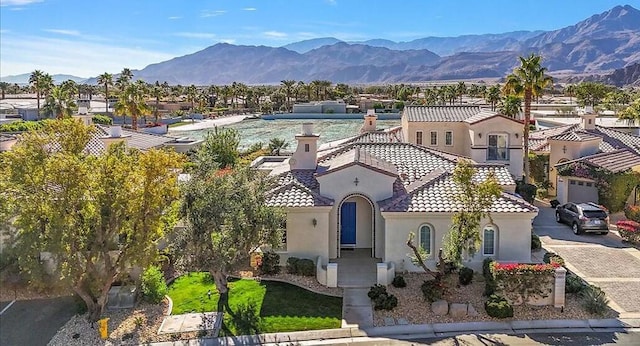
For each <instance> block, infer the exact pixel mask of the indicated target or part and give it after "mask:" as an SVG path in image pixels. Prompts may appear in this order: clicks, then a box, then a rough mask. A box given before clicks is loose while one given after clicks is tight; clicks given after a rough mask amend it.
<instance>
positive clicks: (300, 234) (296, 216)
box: [278, 207, 331, 264]
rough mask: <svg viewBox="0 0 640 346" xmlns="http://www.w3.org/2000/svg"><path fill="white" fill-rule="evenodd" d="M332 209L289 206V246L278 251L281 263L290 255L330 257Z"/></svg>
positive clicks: (313, 257)
mask: <svg viewBox="0 0 640 346" xmlns="http://www.w3.org/2000/svg"><path fill="white" fill-rule="evenodd" d="M330 211H331V207H315V208H287V247H286V250H283V251H278V253H280V263H281V264H285V263H286V261H287V258H289V257H299V258H309V259H312V260H314V261H315V260H316V257H317V256H321V257H322V259H323V261H327V260H328V259H329V227H330V223H329V212H330ZM313 219H316V222H317V224H316V226H315V227H314V226H313Z"/></svg>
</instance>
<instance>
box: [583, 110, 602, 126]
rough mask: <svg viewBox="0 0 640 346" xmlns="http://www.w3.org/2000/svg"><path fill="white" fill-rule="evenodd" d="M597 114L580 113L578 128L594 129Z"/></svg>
mask: <svg viewBox="0 0 640 346" xmlns="http://www.w3.org/2000/svg"><path fill="white" fill-rule="evenodd" d="M597 116H598V114H596V113H593V112H591V113H587V112H585V113H584V114H580V128H582V129H583V130H595V129H596V117H597Z"/></svg>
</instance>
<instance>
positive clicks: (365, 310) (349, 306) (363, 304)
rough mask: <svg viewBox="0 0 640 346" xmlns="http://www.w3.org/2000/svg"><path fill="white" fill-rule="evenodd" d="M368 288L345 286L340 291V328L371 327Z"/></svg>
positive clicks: (371, 315)
mask: <svg viewBox="0 0 640 346" xmlns="http://www.w3.org/2000/svg"><path fill="white" fill-rule="evenodd" d="M367 292H369V288H345V289H344V291H343V293H342V328H367V327H373V309H372V308H371V299H369V297H368V296H367Z"/></svg>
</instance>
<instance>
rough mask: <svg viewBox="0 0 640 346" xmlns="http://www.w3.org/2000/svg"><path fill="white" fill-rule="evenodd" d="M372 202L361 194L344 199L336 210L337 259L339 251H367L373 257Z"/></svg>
mask: <svg viewBox="0 0 640 346" xmlns="http://www.w3.org/2000/svg"><path fill="white" fill-rule="evenodd" d="M375 240H376V239H375V212H374V204H373V202H372V201H371V200H370V199H369V198H368V197H366V196H363V195H361V194H352V195H349V196H347V197H345V198H344V199H343V200H342V202H340V206H339V208H338V242H337V243H338V249H337V250H338V257H341V250H357V251H359V252H362V251H365V250H368V251H369V253H370V256H371V257H375Z"/></svg>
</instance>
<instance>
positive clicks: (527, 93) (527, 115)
mask: <svg viewBox="0 0 640 346" xmlns="http://www.w3.org/2000/svg"><path fill="white" fill-rule="evenodd" d="M531 96H532V90H531V88H525V90H524V134H523V136H522V140H523V141H524V143H523V144H524V158H523V159H524V182H525V184H529V124H530V122H531Z"/></svg>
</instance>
